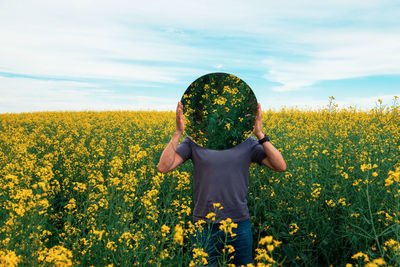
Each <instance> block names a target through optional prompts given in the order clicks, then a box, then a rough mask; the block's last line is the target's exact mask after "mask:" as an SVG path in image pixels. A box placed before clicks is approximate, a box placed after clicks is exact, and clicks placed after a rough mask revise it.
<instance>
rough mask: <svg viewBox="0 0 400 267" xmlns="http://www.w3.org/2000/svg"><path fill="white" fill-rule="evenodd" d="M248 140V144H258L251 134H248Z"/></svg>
mask: <svg viewBox="0 0 400 267" xmlns="http://www.w3.org/2000/svg"><path fill="white" fill-rule="evenodd" d="M248 140H249V144H251V145H257V144H258V140H256V139H255V138H254V137H253V136H252V135H250V136H249V138H248Z"/></svg>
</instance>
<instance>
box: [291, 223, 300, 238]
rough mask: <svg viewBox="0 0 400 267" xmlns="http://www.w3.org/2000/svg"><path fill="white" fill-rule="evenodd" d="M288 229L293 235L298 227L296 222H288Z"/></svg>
mask: <svg viewBox="0 0 400 267" xmlns="http://www.w3.org/2000/svg"><path fill="white" fill-rule="evenodd" d="M289 229H290V232H289V234H290V235H293V234H295V233H296V232H297V230H299V227H298V226H297V224H296V223H292V224H290V226H289Z"/></svg>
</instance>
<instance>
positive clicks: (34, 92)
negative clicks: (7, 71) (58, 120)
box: [0, 77, 177, 113]
mask: <svg viewBox="0 0 400 267" xmlns="http://www.w3.org/2000/svg"><path fill="white" fill-rule="evenodd" d="M0 95H1V97H0V113H1V112H29V111H41V110H47V111H61V110H107V109H109V110H137V109H142V110H170V109H173V108H174V106H176V103H175V102H177V101H176V100H175V99H174V98H164V97H152V96H142V95H135V94H134V92H132V93H131V94H123V95H122V94H117V92H115V91H114V90H112V89H108V88H98V87H97V85H95V84H90V83H86V82H84V83H79V82H69V81H57V80H51V81H43V80H37V79H30V78H8V77H3V78H2V87H1V88H0Z"/></svg>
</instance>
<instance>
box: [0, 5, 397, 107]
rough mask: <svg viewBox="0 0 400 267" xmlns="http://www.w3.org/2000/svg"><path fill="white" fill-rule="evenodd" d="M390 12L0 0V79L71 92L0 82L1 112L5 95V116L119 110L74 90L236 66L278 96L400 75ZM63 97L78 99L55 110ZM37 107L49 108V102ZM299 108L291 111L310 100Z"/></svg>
mask: <svg viewBox="0 0 400 267" xmlns="http://www.w3.org/2000/svg"><path fill="white" fill-rule="evenodd" d="M398 13H399V6H398V5H397V4H395V3H393V2H392V1H381V0H367V1H361V0H355V1H350V2H349V1H344V0H339V1H311V0H301V1H289V0H288V1H280V2H277V1H261V0H258V1H239V0H234V1H232V0H229V1H228V0H224V1H217V2H215V1H211V0H207V1H201V2H199V1H183V0H171V1H145V2H143V1H141V2H138V1H128V0H124V1H113V2H110V1H105V0H104V1H102V0H99V1H89V0H79V1H78V0H71V1H67V2H54V1H50V0H39V1H34V2H32V1H22V0H21V1H12V0H3V1H1V2H0V36H1V42H0V72H8V73H17V74H25V75H32V76H39V77H40V76H44V77H50V78H52V77H53V78H64V79H70V80H71V81H74V80H75V81H76V82H77V83H76V84H72V83H70V84H66V83H62V82H60V81H58V82H56V81H52V82H51V83H50V84H51V85H49V84H46V83H45V85H44V84H39V83H37V82H32V81H29V82H28V80H27V79H21V78H9V77H6V78H2V79H0V90H2V91H0V93H2V94H3V91H4V90H9V89H7V88H10V86H11V87H12V88H13V89H12V90H14V91H15V94H13V95H3V96H2V99H3V101H2V103H5V101H4V99H6V98H7V99H8V100H9V102H8V103H9V104H8V105H7V107H8V108H9V109H13V110H17V109H18V108H17V107H28V106H31V107H32V108H39V107H40V106H43V108H46V107H49V108H52V107H57V106H63V107H66V108H67V107H68V103H69V105H70V106H71V107H83V106H85V105H89V104H90V105H92V106H93V107H94V106H96V107H99V108H100V107H114V106H118V103H119V104H120V105H126V104H123V102H121V101H123V99H126V97H122V98H118V97H117V95H118V94H117V93H116V92H115V91H114V90H112V89H110V88H105V87H104V86H102V85H101V82H99V83H96V84H95V83H94V82H93V83H92V82H80V81H84V80H95V79H97V80H101V79H106V80H108V81H115V82H118V83H119V84H124V85H129V84H146V88H147V87H150V86H153V88H156V86H160V87H159V88H162V87H163V85H166V84H176V85H182V84H189V83H190V82H191V81H188V77H190V78H192V77H195V76H196V75H195V74H199V75H200V74H204V73H208V72H210V71H213V70H215V69H218V70H219V69H224V70H225V69H226V70H231V69H233V66H234V67H237V68H239V69H241V70H242V69H243V70H244V72H245V71H247V72H252V71H260V69H261V71H263V70H264V71H265V75H264V77H265V78H266V79H268V80H270V81H273V82H277V83H280V84H281V86H275V87H273V88H272V89H273V90H275V91H278V92H285V91H293V90H301V89H304V88H305V87H308V86H311V85H313V84H315V83H317V82H319V81H324V80H337V79H346V78H354V77H361V76H368V75H382V74H400V67H399V64H398V62H400V54H399V53H398V51H399V48H400V35H399V32H400V24H399V22H398ZM215 38H216V40H215ZM224 38H225V39H226V40H231V41H230V42H232V43H234V42H236V40H238V41H237V42H238V45H237V47H235V48H231V47H229V45H228V44H231V43H230V42H229V43H228V41H226V42H225V41H224ZM252 49H253V54H251V51H252ZM254 51H257V52H258V53H259V54H254ZM292 56H293V57H292ZM299 58H300V59H299ZM11 79H14V80H15V81H14V82H11ZM85 83H86V84H85ZM148 83H157V84H158V85H157V84H152V85H148ZM50 86H52V88H51V90H50ZM35 88H36V89H35ZM37 88H39V89H37ZM32 90H39V92H41V93H40V94H41V95H43V96H44V98H42V101H39V100H38V99H35V98H34V96H33V93H32ZM66 91H68V92H69V93H71V95H73V96H75V97H74V98H71V99H69V98H67V99H60V101H58V100H57V99H59V98H58V97H59V95H61V94H62V93H63V92H64V93H65V92H66ZM17 92H18V93H17ZM95 93H96V94H97V95H98V97H100V96H99V95H108V96H112V97H114V98H112V97H111V98H110V99H114V101H116V102H115V104H106V103H105V102H102V101H101V100H100V99H99V98H95V99H97V100H92V99H90V97H89V96H90V95H92V94H95ZM132 94H133V95H138V94H137V93H136V94H134V93H132ZM28 96H29V97H28ZM47 96H49V98H46V97H47ZM17 97H19V98H20V99H19V101H17V100H18V99H17ZM142 97H144V96H143V95H142ZM45 99H48V101H53V102H52V103H53V104H52V103H48V104H47V105H46V103H45ZM136 99H140V97H137V98H136ZM73 100H75V102H73ZM0 101H1V100H0ZM13 101H15V102H13ZM68 101H70V102H68ZM94 101H97V102H96V104H94ZM118 101H119V102H118ZM138 101H139V100H138ZM140 101H142V102H140V103H144V102H145V99H143V98H142V100H140ZM146 101H147V102H149V103H150V102H151V101H154V102H152V103H153V105H154V106H155V105H157V107H159V108H166V107H169V106H171V107H172V109H174V108H175V104H173V103H172V102H171V103H170V104H169V102H168V101H167V102H162V103H161V102H156V101H157V99H152V100H151V99H147V100H146ZM171 101H172V100H171ZM296 101H297V102H296ZM302 101H303V100H301V99H294V100H293V101H292V103H293V104H294V105H295V104H296V103H297V104H302V103H303V102H304V103H310V100H309V99H304V101H303V102H302ZM67 102H68V103H67ZM311 102H312V101H311ZM317 102H318V101H317ZM317 102H316V103H315V104H317ZM10 103H15V105H14V106H13V105H11V104H10ZM17 103H20V104H17ZM32 103H37V104H35V105H34V104H32ZM54 103H56V104H54ZM61 103H64V104H61ZM138 103H139V102H138ZM138 103H137V105H139V104H138ZM284 104H286V102H285V101H282V105H284ZM102 105H104V106H102ZM146 105H147V104H143V105H142V106H143V107H145V106H146ZM149 105H151V104H149ZM127 107H129V105H127ZM3 110H5V109H4V106H3Z"/></svg>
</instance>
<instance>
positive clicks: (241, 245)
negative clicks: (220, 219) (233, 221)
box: [190, 219, 253, 266]
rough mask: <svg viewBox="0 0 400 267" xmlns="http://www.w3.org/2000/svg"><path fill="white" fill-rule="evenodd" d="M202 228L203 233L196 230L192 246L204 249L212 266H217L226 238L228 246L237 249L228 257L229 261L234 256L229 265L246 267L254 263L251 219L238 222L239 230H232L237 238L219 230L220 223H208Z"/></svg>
mask: <svg viewBox="0 0 400 267" xmlns="http://www.w3.org/2000/svg"><path fill="white" fill-rule="evenodd" d="M202 226H203V228H204V229H203V231H201V232H199V230H198V229H195V231H194V232H193V234H192V235H191V237H190V240H191V242H192V246H193V245H194V244H197V245H196V247H198V248H199V247H202V248H203V249H204V251H205V252H207V253H208V258H207V261H208V264H209V265H210V266H217V263H218V261H217V260H218V259H217V257H218V255H220V253H222V249H223V246H224V244H223V242H224V241H225V237H227V243H226V244H227V245H232V246H233V247H234V249H235V251H234V252H233V254H229V255H228V257H227V258H228V259H229V257H230V256H232V255H233V256H234V258H233V260H230V261H229V263H233V264H235V265H236V266H240V265H245V266H246V265H247V264H249V263H253V255H252V249H253V235H252V233H251V222H250V219H247V220H245V221H241V222H237V228H232V233H235V234H236V236H235V237H231V235H230V234H229V233H227V234H225V233H224V232H223V231H221V230H219V224H218V223H208V224H203V225H202ZM194 234H196V236H194ZM192 257H193V255H192Z"/></svg>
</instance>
